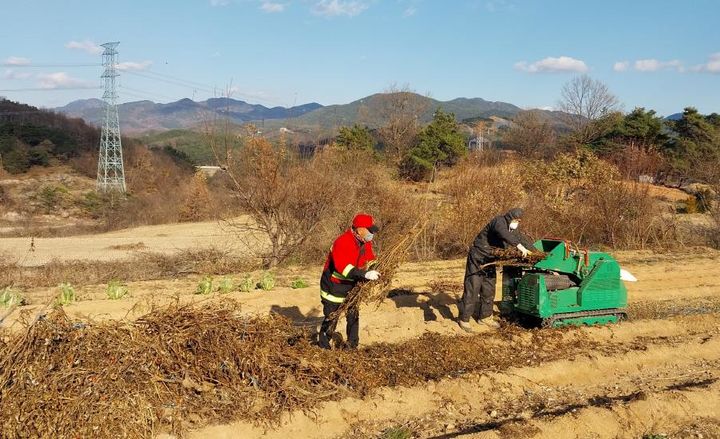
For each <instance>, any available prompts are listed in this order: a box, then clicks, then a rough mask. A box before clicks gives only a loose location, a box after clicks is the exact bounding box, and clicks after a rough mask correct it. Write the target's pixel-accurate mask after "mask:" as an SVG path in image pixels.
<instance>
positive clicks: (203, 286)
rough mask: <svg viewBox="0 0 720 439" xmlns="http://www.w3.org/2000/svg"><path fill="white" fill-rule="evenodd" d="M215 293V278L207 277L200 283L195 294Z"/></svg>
mask: <svg viewBox="0 0 720 439" xmlns="http://www.w3.org/2000/svg"><path fill="white" fill-rule="evenodd" d="M212 292H213V278H212V276H205V277H203V278H202V280H201V281H200V282H198V285H197V288H195V294H203V295H207V294H210V293H212Z"/></svg>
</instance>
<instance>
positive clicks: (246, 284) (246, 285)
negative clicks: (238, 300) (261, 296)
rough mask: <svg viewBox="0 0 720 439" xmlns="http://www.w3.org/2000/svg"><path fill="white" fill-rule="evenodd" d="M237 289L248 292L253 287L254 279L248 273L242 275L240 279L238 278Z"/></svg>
mask: <svg viewBox="0 0 720 439" xmlns="http://www.w3.org/2000/svg"><path fill="white" fill-rule="evenodd" d="M238 289H239V290H240V291H242V292H243V293H249V292H250V291H252V290H254V289H255V281H254V280H253V278H252V277H251V276H250V275H249V274H248V275H246V276H245V277H243V278H242V280H240V283H239V284H238Z"/></svg>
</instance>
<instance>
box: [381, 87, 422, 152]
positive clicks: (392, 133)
mask: <svg viewBox="0 0 720 439" xmlns="http://www.w3.org/2000/svg"><path fill="white" fill-rule="evenodd" d="M377 99H380V103H379V104H380V105H379V113H380V114H379V115H380V117H381V124H382V125H381V126H380V128H379V129H378V134H379V135H380V139H381V140H382V143H383V144H384V145H385V148H386V151H387V153H388V155H389V157H390V159H391V160H392V161H393V162H394V163H395V164H398V163H400V161H401V160H402V159H403V157H405V155H406V153H407V151H408V150H409V149H410V148H411V147H412V144H413V142H414V140H415V138H416V136H417V135H418V133H419V132H420V123H421V121H420V118H421V117H422V115H423V113H425V112H426V111H427V110H428V100H427V98H426V97H424V96H421V95H419V94H417V93H415V92H414V91H413V90H411V89H410V88H409V87H408V86H407V85H406V86H404V87H402V88H398V87H397V86H396V85H391V86H390V87H389V88H388V89H387V90H386V91H385V92H384V93H382V94H381V95H379V96H378V98H377Z"/></svg>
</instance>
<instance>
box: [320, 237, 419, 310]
mask: <svg viewBox="0 0 720 439" xmlns="http://www.w3.org/2000/svg"><path fill="white" fill-rule="evenodd" d="M424 227H425V226H424V225H415V226H414V227H412V228H411V229H410V230H408V231H407V232H406V233H403V234H399V235H396V236H395V237H394V241H391V242H390V243H389V245H388V246H387V249H386V250H384V251H383V252H381V253H380V254H379V255H378V258H377V267H376V269H377V270H378V271H379V272H380V273H381V277H380V279H378V280H377V281H374V282H361V283H359V284H358V285H357V286H355V288H353V289H352V290H351V291H350V293H348V295H347V298H346V299H345V302H343V303H342V305H340V308H338V310H337V311H335V312H334V313H332V314H331V316H330V318H331V319H333V320H334V321H335V322H337V320H338V319H339V318H340V317H342V316H343V315H345V313H347V311H348V310H349V309H352V308H354V307H357V306H359V305H360V304H361V303H375V304H380V302H382V301H383V300H385V298H386V297H387V294H388V292H389V291H390V288H391V284H392V280H393V278H394V277H395V272H396V271H397V269H398V268H399V267H400V264H402V263H403V262H405V261H407V259H408V256H409V254H410V249H411V247H412V245H413V243H414V242H415V239H417V237H418V236H419V235H420V233H422V231H423V229H424ZM391 239H392V238H391Z"/></svg>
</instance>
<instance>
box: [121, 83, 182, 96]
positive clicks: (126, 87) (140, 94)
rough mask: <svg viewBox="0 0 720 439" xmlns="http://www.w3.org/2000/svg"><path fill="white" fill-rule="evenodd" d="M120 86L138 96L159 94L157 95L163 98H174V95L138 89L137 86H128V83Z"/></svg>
mask: <svg viewBox="0 0 720 439" xmlns="http://www.w3.org/2000/svg"><path fill="white" fill-rule="evenodd" d="M120 88H121V89H122V90H127V91H128V92H129V93H128V92H125V91H123V93H125V94H131V95H135V96H136V97H142V98H147V97H148V95H152V96H157V97H160V98H163V99H174V98H173V97H171V96H168V95H164V94H161V93H156V92H151V91H145V90H139V89H137V88H132V87H128V86H126V85H120Z"/></svg>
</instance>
